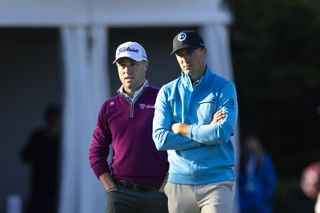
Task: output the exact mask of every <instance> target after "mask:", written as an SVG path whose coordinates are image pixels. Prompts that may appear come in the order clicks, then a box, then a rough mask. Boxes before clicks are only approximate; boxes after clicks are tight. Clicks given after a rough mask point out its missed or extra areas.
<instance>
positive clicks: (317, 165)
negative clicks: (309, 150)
mask: <svg viewBox="0 0 320 213" xmlns="http://www.w3.org/2000/svg"><path fill="white" fill-rule="evenodd" d="M301 189H302V191H303V192H304V194H305V195H306V196H307V197H308V198H310V199H311V200H315V201H316V203H315V208H314V210H315V213H320V162H314V163H311V164H309V165H308V166H306V167H305V168H304V170H303V172H302V176H301Z"/></svg>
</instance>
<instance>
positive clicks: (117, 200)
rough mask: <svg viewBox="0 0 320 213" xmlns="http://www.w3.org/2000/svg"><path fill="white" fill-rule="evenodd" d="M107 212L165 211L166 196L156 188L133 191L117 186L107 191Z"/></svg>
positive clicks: (156, 212) (144, 212)
mask: <svg viewBox="0 0 320 213" xmlns="http://www.w3.org/2000/svg"><path fill="white" fill-rule="evenodd" d="M106 212H107V213H150V212H152V213H167V212H168V205H167V197H166V195H165V194H164V193H162V192H159V191H158V189H156V188H155V189H151V190H147V191H135V190H132V189H127V188H123V187H121V186H118V190H117V191H113V192H109V193H108V202H107V211H106Z"/></svg>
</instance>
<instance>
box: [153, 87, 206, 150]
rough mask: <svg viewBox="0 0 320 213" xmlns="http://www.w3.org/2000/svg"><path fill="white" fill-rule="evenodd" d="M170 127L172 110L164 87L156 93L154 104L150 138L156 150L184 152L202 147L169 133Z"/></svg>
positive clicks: (185, 138) (192, 141)
mask: <svg viewBox="0 0 320 213" xmlns="http://www.w3.org/2000/svg"><path fill="white" fill-rule="evenodd" d="M171 125H172V109H171V106H170V104H169V103H168V98H167V97H166V93H165V90H164V87H162V88H161V89H160V91H159V93H158V96H157V100H156V103H155V112H154V118H153V124H152V127H153V132H152V137H153V140H154V142H155V145H156V147H157V149H158V150H186V149H192V148H196V147H200V146H202V145H201V144H200V143H198V142H196V141H194V140H191V139H189V138H188V137H185V136H182V135H179V134H175V133H173V132H172V131H170V129H171Z"/></svg>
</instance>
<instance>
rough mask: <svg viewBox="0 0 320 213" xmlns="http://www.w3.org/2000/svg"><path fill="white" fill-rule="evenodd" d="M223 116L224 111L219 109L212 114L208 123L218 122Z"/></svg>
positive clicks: (224, 114) (224, 115)
mask: <svg viewBox="0 0 320 213" xmlns="http://www.w3.org/2000/svg"><path fill="white" fill-rule="evenodd" d="M225 117H226V112H225V111H222V110H219V111H218V112H216V113H215V114H214V115H213V118H212V121H211V122H210V124H217V123H218V122H220V121H222V120H223V119H224V118H225Z"/></svg>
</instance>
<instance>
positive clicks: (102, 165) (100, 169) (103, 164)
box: [91, 160, 110, 179]
mask: <svg viewBox="0 0 320 213" xmlns="http://www.w3.org/2000/svg"><path fill="white" fill-rule="evenodd" d="M91 168H92V170H93V172H94V174H95V175H96V176H97V178H98V179H99V177H100V175H102V174H103V173H106V172H109V173H110V168H109V165H108V162H107V161H102V160H100V161H98V162H97V163H96V164H94V165H92V166H91Z"/></svg>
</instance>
